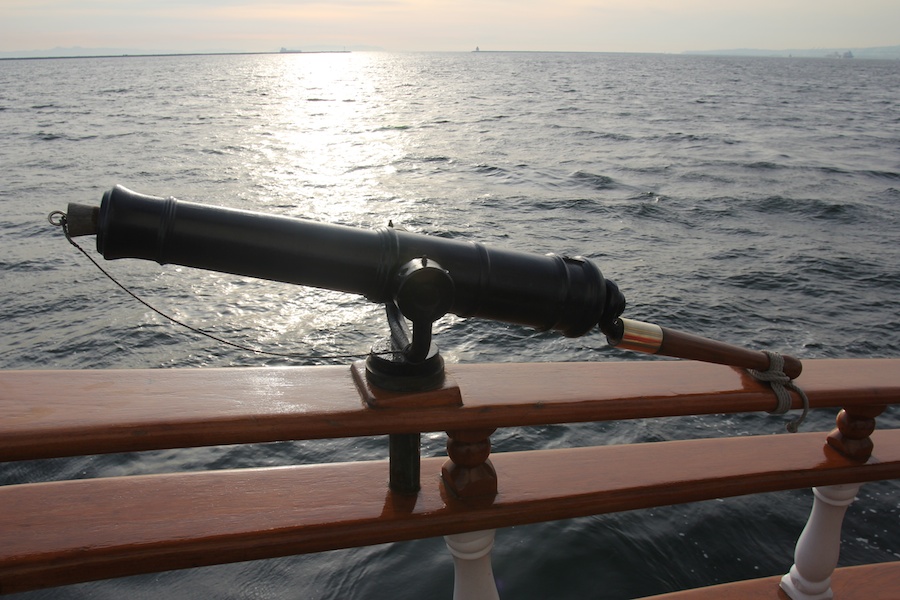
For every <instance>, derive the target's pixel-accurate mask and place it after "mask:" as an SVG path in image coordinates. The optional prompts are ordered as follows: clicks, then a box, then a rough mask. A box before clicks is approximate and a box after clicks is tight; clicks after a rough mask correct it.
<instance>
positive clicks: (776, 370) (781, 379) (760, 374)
mask: <svg viewBox="0 0 900 600" xmlns="http://www.w3.org/2000/svg"><path fill="white" fill-rule="evenodd" d="M763 353H765V355H766V356H768V357H769V368H768V369H766V370H765V371H757V370H756V369H747V372H748V373H750V376H751V377H753V378H754V379H756V380H757V381H761V382H763V383H768V384H769V387H771V388H772V391H773V392H775V397H776V398H777V399H778V404H777V405H776V406H775V409H774V410H771V411H769V414H770V415H783V414H785V413H787V411H789V410H790V409H791V394H790V392H789V391H788V390H792V391H794V392H796V393H797V395H798V396H800V399H801V400H803V413H801V414H800V416H799V417H797V418H796V419H794V420H792V421H790V422H789V423H788V424H787V425H785V429H787V430H788V431H789V432H790V433H796V432H797V430H799V429H800V424H801V423H802V422H803V419H805V418H806V415H807V413H809V398H807V397H806V392H804V391H803V390H802V389H800V387H798V386H797V384H795V383H794V381H793V380H792V379H791V378H790V377H788V376H787V375H785V373H784V371H783V369H784V357H783V356H781V355H780V354H779V353H777V352H770V351H769V350H763Z"/></svg>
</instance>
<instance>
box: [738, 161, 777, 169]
mask: <svg viewBox="0 0 900 600" xmlns="http://www.w3.org/2000/svg"><path fill="white" fill-rule="evenodd" d="M744 166H746V167H747V168H748V169H766V170H775V169H782V168H784V167H783V166H782V165H779V164H778V163H773V162H771V161H767V160H760V161H757V162H752V163H747V164H746V165H744Z"/></svg>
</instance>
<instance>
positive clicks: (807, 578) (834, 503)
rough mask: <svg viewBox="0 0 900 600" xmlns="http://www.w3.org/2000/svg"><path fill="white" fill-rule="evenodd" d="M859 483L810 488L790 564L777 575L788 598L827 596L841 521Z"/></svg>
mask: <svg viewBox="0 0 900 600" xmlns="http://www.w3.org/2000/svg"><path fill="white" fill-rule="evenodd" d="M858 491H859V484H858V483H852V484H845V485H829V486H823V487H816V488H813V494H814V496H815V498H814V499H813V507H812V512H810V514H809V520H808V521H807V522H806V527H804V528H803V533H801V534H800V539H798V540H797V548H796V549H795V550H794V566H792V567H791V571H790V572H789V573H788V574H787V575H785V576H784V577H782V578H781V589H783V590H784V591H785V593H786V594H787V595H788V596H790V597H791V599H792V600H830V599H831V598H833V597H834V594H833V593H832V591H831V574H832V573H833V572H834V568H835V567H836V566H837V563H838V556H839V555H840V551H841V525H842V523H843V520H844V513H846V512H847V507H848V506H850V504H851V503H852V502H853V501H854V500H855V499H856V493H857V492H858Z"/></svg>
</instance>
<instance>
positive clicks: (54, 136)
mask: <svg viewBox="0 0 900 600" xmlns="http://www.w3.org/2000/svg"><path fill="white" fill-rule="evenodd" d="M34 137H36V138H37V139H39V140H41V141H44V142H52V141H54V140H62V139H65V137H66V136H64V135H62V134H60V133H49V132H39V133H36V134H34Z"/></svg>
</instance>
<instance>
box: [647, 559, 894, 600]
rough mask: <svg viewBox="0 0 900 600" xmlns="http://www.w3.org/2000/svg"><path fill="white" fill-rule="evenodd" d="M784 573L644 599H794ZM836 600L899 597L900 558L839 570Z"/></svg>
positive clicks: (890, 599)
mask: <svg viewBox="0 0 900 600" xmlns="http://www.w3.org/2000/svg"><path fill="white" fill-rule="evenodd" d="M780 581H781V575H777V576H775V577H765V578H762V579H753V580H750V581H738V582H735V583H726V584H722V585H715V586H710V587H706V588H700V589H696V590H685V591H683V592H673V593H671V594H662V595H659V596H648V597H646V598H643V599H642V600H725V599H728V598H737V599H740V600H790V598H789V597H788V595H787V594H785V593H784V592H783V591H782V590H781V588H779V587H778V583H779V582H780ZM831 589H832V591H833V592H834V598H835V600H897V598H898V597H900V561H898V562H888V563H878V564H874V565H860V566H856V567H844V568H841V569H837V570H836V571H835V572H834V575H832V577H831Z"/></svg>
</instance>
